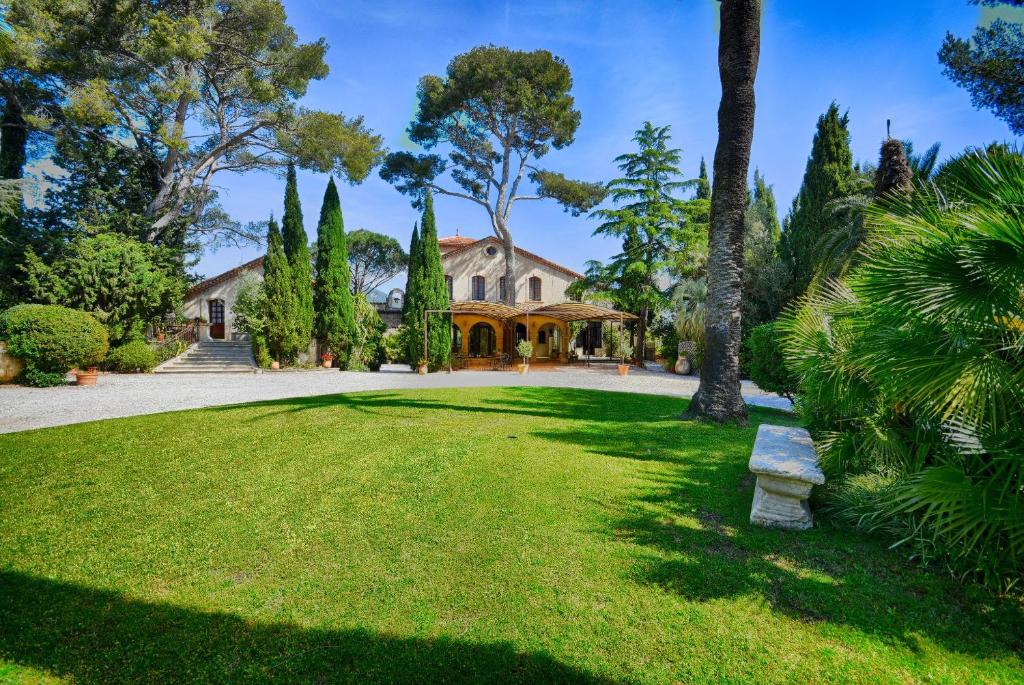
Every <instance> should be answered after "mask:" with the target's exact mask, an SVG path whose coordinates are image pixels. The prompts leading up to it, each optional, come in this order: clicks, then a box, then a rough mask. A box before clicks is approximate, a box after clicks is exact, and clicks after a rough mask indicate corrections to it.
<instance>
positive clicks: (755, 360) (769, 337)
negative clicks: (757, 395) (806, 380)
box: [744, 323, 799, 399]
mask: <svg viewBox="0 0 1024 685" xmlns="http://www.w3.org/2000/svg"><path fill="white" fill-rule="evenodd" d="M744 346H745V347H746V348H747V350H748V352H749V363H748V364H747V365H746V368H747V373H748V374H749V375H750V380H752V381H754V382H755V383H757V387H759V388H761V389H762V390H767V391H768V392H774V393H777V394H779V395H781V396H782V397H786V398H789V399H793V395H794V394H795V393H796V391H797V383H798V380H799V379H798V378H797V376H796V375H795V374H794V373H793V372H792V371H790V370H789V367H787V366H786V359H785V356H784V355H783V349H782V340H781V337H780V336H779V333H778V332H776V330H775V324H774V323H763V324H761V325H760V326H755V327H753V328H751V329H750V334H749V335H748V336H747V339H746V340H745V341H744Z"/></svg>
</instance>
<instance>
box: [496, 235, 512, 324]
mask: <svg viewBox="0 0 1024 685" xmlns="http://www.w3.org/2000/svg"><path fill="white" fill-rule="evenodd" d="M501 247H502V250H503V251H504V253H505V304H507V305H508V306H510V307H515V306H516V247H515V245H514V244H513V243H512V234H511V233H509V232H508V231H507V230H506V231H505V237H504V239H502V241H501ZM498 294H499V295H500V294H501V293H498Z"/></svg>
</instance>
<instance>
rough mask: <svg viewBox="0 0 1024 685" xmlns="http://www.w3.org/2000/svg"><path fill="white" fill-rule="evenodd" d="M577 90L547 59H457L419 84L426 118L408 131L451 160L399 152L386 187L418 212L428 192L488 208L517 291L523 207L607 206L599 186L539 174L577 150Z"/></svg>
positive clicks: (493, 50) (560, 66) (499, 53)
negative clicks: (559, 152)
mask: <svg viewBox="0 0 1024 685" xmlns="http://www.w3.org/2000/svg"><path fill="white" fill-rule="evenodd" d="M571 88H572V76H571V74H570V73H569V67H568V66H566V64H565V62H564V61H562V60H561V59H559V58H558V57H555V56H554V55H552V54H551V53H550V52H548V51H546V50H535V51H533V52H523V51H519V50H510V49H509V48H503V47H495V46H493V45H489V46H481V47H476V48H473V49H472V50H470V51H469V52H467V53H464V54H461V55H458V56H457V57H455V58H454V59H453V60H452V61H451V63H450V64H449V65H448V70H447V73H446V74H445V76H433V75H428V76H424V77H423V78H422V79H420V83H419V88H418V91H417V96H418V98H419V109H418V111H417V114H416V118H415V120H414V121H413V122H412V123H411V124H410V125H409V130H408V133H409V138H410V139H411V140H412V141H413V142H414V143H417V144H419V145H421V146H422V147H423V148H424V149H426V150H432V149H433V148H435V147H437V146H439V145H446V146H448V147H449V148H450V150H449V152H448V157H447V159H444V158H442V157H441V156H440V155H438V154H413V153H411V152H395V153H392V154H390V155H388V157H387V159H386V160H385V162H384V166H383V168H382V169H381V177H382V178H383V179H384V180H386V181H388V182H389V183H393V184H394V185H395V187H396V188H397V189H398V190H399V191H401V192H403V193H407V194H410V195H412V196H413V198H414V204H416V206H421V205H422V201H423V197H424V193H425V191H426V190H427V189H431V190H433V191H434V192H436V193H440V194H442V195H449V196H452V197H459V198H462V199H464V200H468V201H470V202H474V203H476V204H478V205H480V206H481V207H482V208H483V209H484V210H485V211H486V212H487V215H488V217H489V218H490V221H491V228H492V229H493V231H494V235H495V236H496V237H497V238H498V239H499V240H500V241H501V242H502V245H503V248H504V253H505V277H506V279H508V282H509V283H515V282H516V273H515V265H516V255H515V250H514V243H513V240H512V231H511V228H510V225H509V217H510V216H511V212H512V207H513V206H514V205H515V204H516V203H517V202H520V201H525V200H540V199H544V198H551V199H554V200H556V201H557V202H559V203H560V204H561V205H562V206H563V207H565V209H566V210H567V211H569V212H572V213H573V214H580V213H582V212H586V211H588V210H589V209H590V208H592V207H593V206H594V205H596V204H597V203H599V202H600V201H601V200H602V199H603V198H604V194H605V191H604V188H603V187H602V186H601V185H600V184H597V183H583V182H580V181H573V180H571V179H568V178H566V177H565V176H564V175H562V174H560V173H557V172H553V171H546V170H543V169H539V168H537V167H536V166H534V164H533V163H534V161H535V160H537V159H539V158H541V157H543V156H544V155H545V154H547V153H548V151H549V150H550V149H551V148H555V149H560V148H563V147H565V146H567V145H569V144H570V143H572V141H573V138H574V136H575V135H576V129H577V128H578V127H579V124H580V113H579V111H578V110H576V109H574V104H575V103H574V100H573V97H572V95H571V94H570V90H571ZM446 172H448V176H447V177H444V175H445V173H446ZM524 181H525V182H528V183H532V185H533V186H534V187H533V189H532V190H528V189H527V188H526V184H525V183H524ZM515 290H516V289H515V288H507V289H506V295H507V300H508V302H509V304H515Z"/></svg>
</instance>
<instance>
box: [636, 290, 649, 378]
mask: <svg viewBox="0 0 1024 685" xmlns="http://www.w3.org/2000/svg"><path fill="white" fill-rule="evenodd" d="M649 315H650V308H649V307H648V306H647V305H644V306H643V307H641V309H640V323H639V324H637V327H636V349H635V350H633V359H635V360H636V363H637V365H638V366H639V367H640V368H641V369H646V368H647V363H646V362H645V361H644V352H645V350H646V349H647V317H648V316H649Z"/></svg>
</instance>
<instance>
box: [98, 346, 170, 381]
mask: <svg viewBox="0 0 1024 685" xmlns="http://www.w3.org/2000/svg"><path fill="white" fill-rule="evenodd" d="M156 365H157V361H156V352H154V351H153V348H152V347H150V346H149V345H148V344H147V343H146V341H145V340H130V341H128V342H126V343H124V344H123V345H120V346H118V347H115V348H114V349H112V350H111V351H110V354H108V355H107V358H106V360H104V362H103V368H105V369H108V370H110V371H116V372H118V373H147V372H149V371H152V370H153V367H154V366H156Z"/></svg>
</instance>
